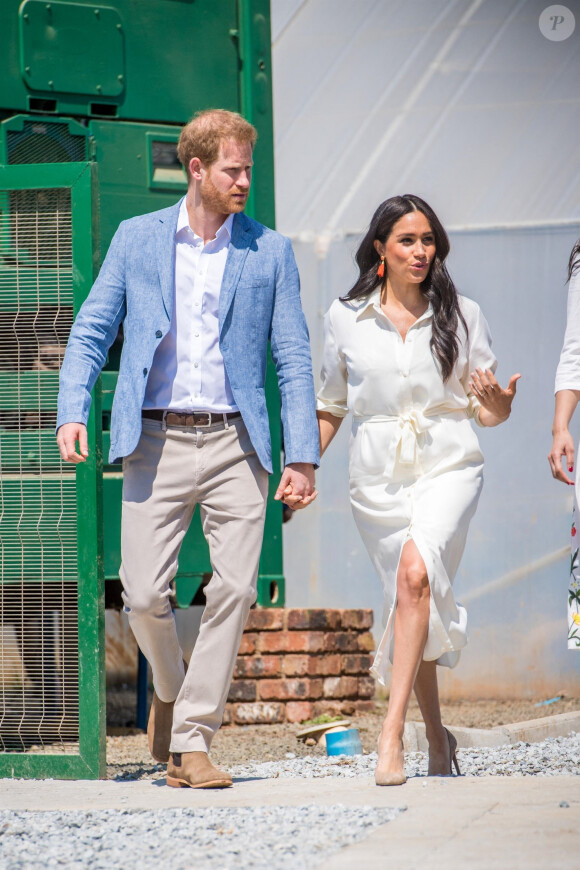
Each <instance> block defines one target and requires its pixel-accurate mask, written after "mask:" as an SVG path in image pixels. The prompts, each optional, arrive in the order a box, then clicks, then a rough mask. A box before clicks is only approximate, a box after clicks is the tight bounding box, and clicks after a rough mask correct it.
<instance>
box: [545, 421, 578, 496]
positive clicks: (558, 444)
mask: <svg viewBox="0 0 580 870" xmlns="http://www.w3.org/2000/svg"><path fill="white" fill-rule="evenodd" d="M563 456H565V457H566V467H567V468H568V471H574V439H573V438H572V436H571V435H570V432H569V430H568V429H562V430H561V431H558V432H554V440H553V442H552V449H551V450H550V452H549V453H548V462H549V463H550V468H551V469H552V476H553V477H555V478H556V480H561V481H562V483H567V484H568V486H574V481H573V480H570V478H569V477H568V476H567V475H566V473H565V471H564V468H563V466H562V457H563Z"/></svg>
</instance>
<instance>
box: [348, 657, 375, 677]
mask: <svg viewBox="0 0 580 870" xmlns="http://www.w3.org/2000/svg"><path fill="white" fill-rule="evenodd" d="M370 666H371V657H370V656H369V655H361V654H360V653H359V654H358V655H348V656H342V673H343V674H368V672H369V668H370Z"/></svg>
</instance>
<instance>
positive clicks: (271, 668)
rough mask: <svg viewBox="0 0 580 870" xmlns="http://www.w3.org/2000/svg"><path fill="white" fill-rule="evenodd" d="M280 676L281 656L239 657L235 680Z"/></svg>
mask: <svg viewBox="0 0 580 870" xmlns="http://www.w3.org/2000/svg"><path fill="white" fill-rule="evenodd" d="M279 674H280V656H269V655H266V656H238V658H237V661H236V667H235V670H234V679H243V678H244V677H277V676H279Z"/></svg>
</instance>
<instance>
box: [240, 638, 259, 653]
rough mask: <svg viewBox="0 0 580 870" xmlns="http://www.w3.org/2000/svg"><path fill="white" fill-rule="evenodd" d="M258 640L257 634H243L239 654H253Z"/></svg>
mask: <svg viewBox="0 0 580 870" xmlns="http://www.w3.org/2000/svg"><path fill="white" fill-rule="evenodd" d="M257 640H258V635H257V634H243V635H242V642H241V644H240V648H239V650H238V655H240V656H251V655H253V654H254V653H255V652H256V641H257Z"/></svg>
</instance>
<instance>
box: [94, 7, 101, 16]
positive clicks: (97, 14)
mask: <svg viewBox="0 0 580 870" xmlns="http://www.w3.org/2000/svg"><path fill="white" fill-rule="evenodd" d="M100 14H101V10H100V9H95V15H96V16H97V18H98V17H99V15H100Z"/></svg>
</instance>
